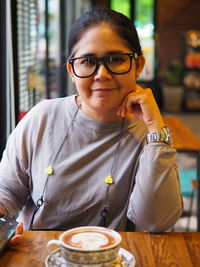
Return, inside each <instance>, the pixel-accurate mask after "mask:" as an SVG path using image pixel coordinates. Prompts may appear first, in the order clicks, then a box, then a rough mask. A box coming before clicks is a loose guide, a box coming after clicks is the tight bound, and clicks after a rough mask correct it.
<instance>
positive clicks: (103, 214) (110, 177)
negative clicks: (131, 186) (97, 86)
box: [29, 105, 125, 230]
mask: <svg viewBox="0 0 200 267" xmlns="http://www.w3.org/2000/svg"><path fill="white" fill-rule="evenodd" d="M80 109H81V105H79V106H78V108H77V110H76V111H75V113H74V115H73V117H72V120H71V122H70V124H69V127H68V129H67V131H66V133H65V135H64V137H63V139H62V141H61V143H60V146H59V147H58V150H57V152H56V153H55V155H54V157H53V159H52V161H51V163H50V165H49V166H48V167H47V168H45V174H46V180H45V184H44V187H43V190H42V194H41V196H40V198H39V199H38V200H37V202H36V207H35V209H34V211H33V215H32V217H31V221H30V226H29V230H33V222H34V218H35V215H36V213H37V212H38V210H39V209H40V207H41V206H42V205H43V204H44V194H45V191H46V188H47V183H48V180H49V178H50V176H51V175H53V174H54V167H53V166H54V164H55V162H56V159H57V157H58V155H59V153H60V151H61V149H62V147H63V144H64V142H65V139H66V137H67V136H68V133H69V131H70V129H71V127H72V124H73V122H74V120H75V118H76V115H77V113H78V111H79V110H80ZM124 122H125V120H122V124H121V131H120V134H119V137H118V142H117V144H116V150H115V154H114V158H113V163H112V166H111V170H110V174H109V175H108V176H106V177H105V178H104V182H105V183H106V185H107V187H106V195H105V201H104V205H103V209H102V211H101V213H100V214H101V220H100V224H99V225H100V226H104V227H105V226H106V217H107V216H108V194H109V189H110V186H111V185H112V184H114V179H113V171H114V170H115V166H116V161H117V156H118V154H119V147H120V143H121V138H122V135H123V129H124Z"/></svg>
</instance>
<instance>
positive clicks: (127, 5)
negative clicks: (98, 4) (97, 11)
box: [110, 0, 131, 18]
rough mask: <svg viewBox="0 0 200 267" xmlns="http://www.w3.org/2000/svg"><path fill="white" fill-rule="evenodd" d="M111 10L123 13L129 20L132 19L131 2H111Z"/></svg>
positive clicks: (125, 0) (112, 0) (115, 0)
mask: <svg viewBox="0 0 200 267" xmlns="http://www.w3.org/2000/svg"><path fill="white" fill-rule="evenodd" d="M110 8H111V9H113V10H115V11H118V12H121V13H122V14H124V15H125V16H127V17H128V18H130V17H131V1H130V0H124V1H119V0H111V1H110Z"/></svg>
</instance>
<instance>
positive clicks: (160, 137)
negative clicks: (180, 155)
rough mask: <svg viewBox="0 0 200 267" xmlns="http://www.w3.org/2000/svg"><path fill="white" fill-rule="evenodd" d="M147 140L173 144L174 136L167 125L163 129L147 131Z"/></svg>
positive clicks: (148, 141)
mask: <svg viewBox="0 0 200 267" xmlns="http://www.w3.org/2000/svg"><path fill="white" fill-rule="evenodd" d="M146 142H147V144H149V143H156V142H164V143H166V144H168V145H172V137H171V132H170V129H169V127H167V126H165V127H164V128H163V129H162V130H161V131H158V132H153V133H147V134H146Z"/></svg>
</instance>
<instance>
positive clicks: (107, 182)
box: [104, 175, 114, 184]
mask: <svg viewBox="0 0 200 267" xmlns="http://www.w3.org/2000/svg"><path fill="white" fill-rule="evenodd" d="M104 182H105V183H106V184H113V182H114V181H113V178H112V177H111V176H110V175H109V176H107V177H106V178H105V179H104Z"/></svg>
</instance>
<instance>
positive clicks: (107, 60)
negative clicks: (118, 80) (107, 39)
mask: <svg viewBox="0 0 200 267" xmlns="http://www.w3.org/2000/svg"><path fill="white" fill-rule="evenodd" d="M133 58H135V59H136V58H138V55H137V53H120V54H113V55H108V56H105V57H95V56H82V57H75V58H70V59H69V63H70V64H71V65H72V69H73V72H74V74H75V75H76V76H77V77H79V78H88V77H90V76H92V75H93V74H94V73H95V72H96V71H98V69H99V66H100V64H103V65H104V66H105V68H106V69H107V70H108V71H109V72H110V73H113V74H117V75H122V74H125V73H128V72H129V71H130V69H131V66H132V59H133Z"/></svg>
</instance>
